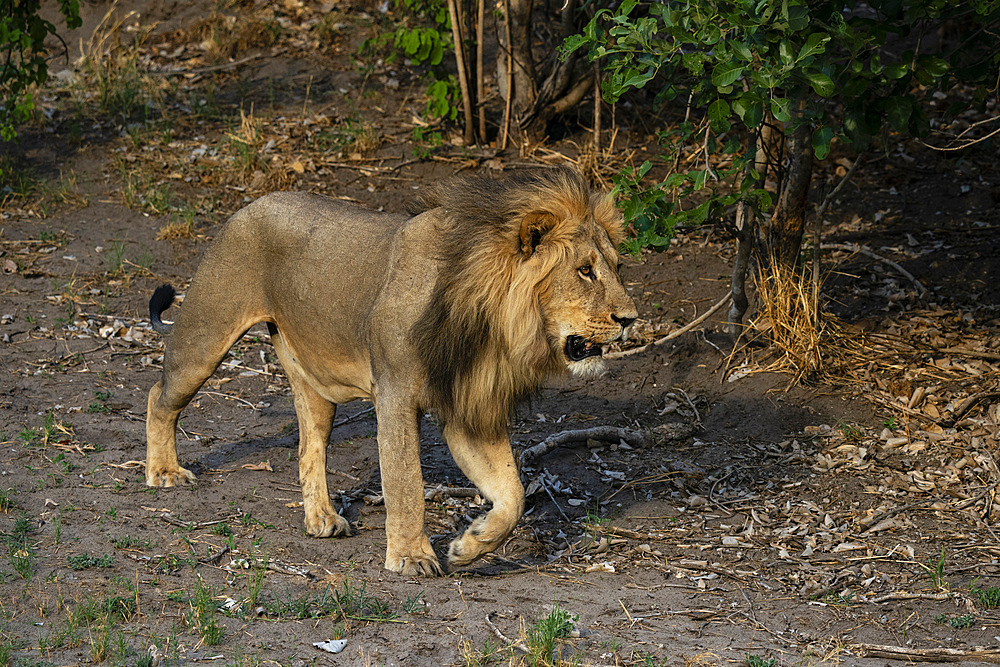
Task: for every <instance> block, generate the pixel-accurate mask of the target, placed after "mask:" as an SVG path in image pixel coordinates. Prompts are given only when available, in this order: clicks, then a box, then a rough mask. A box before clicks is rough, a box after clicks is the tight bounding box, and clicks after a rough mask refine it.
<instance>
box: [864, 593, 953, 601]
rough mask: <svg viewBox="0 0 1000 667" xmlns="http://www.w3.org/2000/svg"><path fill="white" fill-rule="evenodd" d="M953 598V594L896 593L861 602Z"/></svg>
mask: <svg viewBox="0 0 1000 667" xmlns="http://www.w3.org/2000/svg"><path fill="white" fill-rule="evenodd" d="M953 597H955V594H954V593H910V592H908V591H897V592H895V593H886V594H885V595H880V596H878V597H877V598H872V599H871V600H863V602H870V603H872V604H876V603H879V602H889V601H891V600H950V599H951V598H953Z"/></svg>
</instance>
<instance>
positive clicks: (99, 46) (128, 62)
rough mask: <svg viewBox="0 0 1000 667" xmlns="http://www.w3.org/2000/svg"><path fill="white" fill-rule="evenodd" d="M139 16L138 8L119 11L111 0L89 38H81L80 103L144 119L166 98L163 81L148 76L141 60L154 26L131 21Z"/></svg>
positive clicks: (77, 94)
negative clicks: (85, 39)
mask: <svg viewBox="0 0 1000 667" xmlns="http://www.w3.org/2000/svg"><path fill="white" fill-rule="evenodd" d="M137 18H138V14H137V13H136V12H127V13H125V14H119V12H118V3H117V2H115V3H112V5H111V7H110V8H109V9H108V11H107V13H105V15H104V18H103V19H101V22H100V24H98V26H97V28H96V29H95V30H94V32H93V34H92V35H91V37H90V40H89V41H88V42H87V43H85V44H84V43H83V42H82V40H81V44H80V51H81V53H82V54H83V55H82V56H81V57H80V59H79V60H78V61H77V69H78V71H79V75H80V76H78V77H77V79H76V83H75V86H74V96H75V97H76V98H77V99H78V100H79V101H80V103H81V105H86V104H88V103H89V104H95V103H96V106H97V110H98V111H99V112H100V113H102V114H109V115H112V116H120V117H121V119H122V120H125V121H127V120H130V119H133V118H137V117H139V118H141V119H142V120H145V119H146V118H147V117H148V116H149V115H151V110H152V109H153V108H157V107H159V106H160V103H161V102H162V98H163V92H162V86H163V81H161V80H157V79H155V78H154V77H151V76H149V75H148V74H147V73H146V69H147V67H146V66H145V65H144V64H143V63H141V62H140V61H141V54H142V51H143V46H144V44H145V42H146V40H147V38H148V37H149V33H150V32H151V31H152V29H153V26H152V25H139V24H133V23H131V22H132V21H134V20H135V19H137Z"/></svg>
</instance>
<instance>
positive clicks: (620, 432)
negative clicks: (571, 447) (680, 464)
mask: <svg viewBox="0 0 1000 667" xmlns="http://www.w3.org/2000/svg"><path fill="white" fill-rule="evenodd" d="M587 440H603V441H606V442H618V441H619V440H624V441H625V442H626V443H628V444H629V445H633V446H636V447H641V446H643V445H644V444H646V442H647V440H648V438H647V437H646V435H645V434H644V433H641V432H639V431H630V430H629V429H626V428H618V427H616V426H595V427H594V428H584V429H580V430H577V431H561V432H559V433H554V434H552V435H550V436H549V437H547V438H545V440H542V441H541V442H540V443H538V444H537V445H533V446H531V447H528V448H527V449H526V450H524V451H523V452H521V459H520V460H521V464H522V465H523V464H524V463H527V462H529V461H533V460H535V459H537V458H539V457H540V456H543V455H545V454H548V453H549V452H551V451H552V450H553V449H555V448H557V447H562V446H563V445H567V444H569V443H578V442H587Z"/></svg>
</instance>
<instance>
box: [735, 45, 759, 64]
mask: <svg viewBox="0 0 1000 667" xmlns="http://www.w3.org/2000/svg"><path fill="white" fill-rule="evenodd" d="M729 47H730V48H731V49H732V50H733V53H735V54H736V55H737V56H739V58H740V60H742V61H743V62H747V63H748V62H750V61H752V60H753V51H751V50H750V47H749V46H747V45H746V44H744V43H743V42H730V43H729Z"/></svg>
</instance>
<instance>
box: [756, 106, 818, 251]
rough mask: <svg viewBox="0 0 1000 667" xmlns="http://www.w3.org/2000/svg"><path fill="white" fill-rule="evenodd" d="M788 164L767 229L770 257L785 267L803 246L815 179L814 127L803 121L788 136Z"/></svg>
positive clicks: (765, 240)
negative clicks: (807, 212)
mask: <svg viewBox="0 0 1000 667" xmlns="http://www.w3.org/2000/svg"><path fill="white" fill-rule="evenodd" d="M786 152H787V156H788V166H787V168H786V171H785V174H784V178H783V179H782V186H781V194H780V195H779V196H778V203H777V206H775V208H774V212H773V213H772V215H771V219H770V220H769V221H768V223H767V226H766V228H765V233H764V252H765V257H766V260H767V261H771V262H774V263H775V264H776V265H778V266H779V267H782V268H786V269H790V268H794V267H795V265H796V263H797V261H798V258H799V250H800V248H801V247H802V236H803V233H804V232H805V224H806V204H807V203H808V199H809V185H810V183H811V182H812V167H813V149H812V128H811V127H810V126H809V125H808V124H806V123H803V124H801V125H799V126H798V127H795V128H794V129H793V130H792V131H791V134H788V136H787V138H786Z"/></svg>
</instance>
